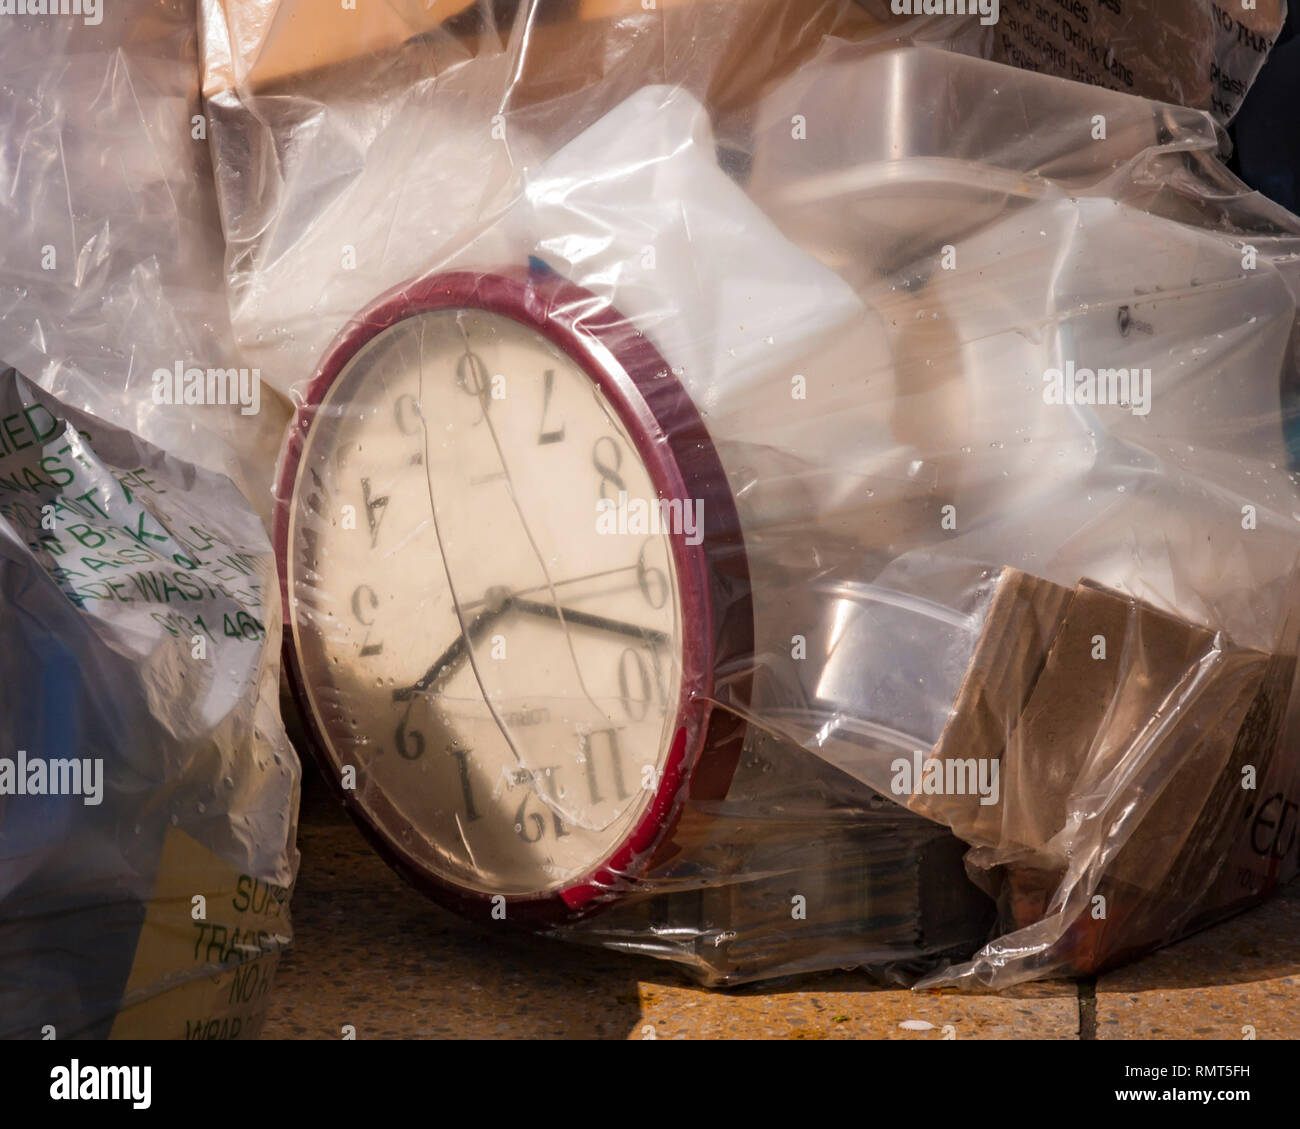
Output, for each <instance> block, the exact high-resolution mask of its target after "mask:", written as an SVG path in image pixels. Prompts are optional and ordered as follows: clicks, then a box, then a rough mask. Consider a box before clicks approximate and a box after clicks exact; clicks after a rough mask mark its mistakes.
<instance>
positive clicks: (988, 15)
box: [889, 0, 1001, 27]
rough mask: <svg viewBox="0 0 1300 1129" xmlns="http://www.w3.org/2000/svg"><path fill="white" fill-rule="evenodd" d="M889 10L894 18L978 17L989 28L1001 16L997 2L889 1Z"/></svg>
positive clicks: (960, 0) (963, 0)
mask: <svg viewBox="0 0 1300 1129" xmlns="http://www.w3.org/2000/svg"><path fill="white" fill-rule="evenodd" d="M889 10H890V11H891V12H893V13H894V15H896V16H979V18H980V23H982V24H983V25H984V26H985V27H991V26H992V25H993V24H995V23H997V22H998V17H999V16H1000V15H1001V4H1000V2H999V0H890V3H889Z"/></svg>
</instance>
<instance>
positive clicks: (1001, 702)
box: [909, 568, 1072, 844]
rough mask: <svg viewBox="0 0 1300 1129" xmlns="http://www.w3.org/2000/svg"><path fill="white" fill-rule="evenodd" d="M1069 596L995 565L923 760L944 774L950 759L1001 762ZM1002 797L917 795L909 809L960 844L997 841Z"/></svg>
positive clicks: (1048, 584) (1066, 591)
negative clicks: (961, 668) (970, 646)
mask: <svg viewBox="0 0 1300 1129" xmlns="http://www.w3.org/2000/svg"><path fill="white" fill-rule="evenodd" d="M1071 596H1072V593H1071V591H1070V589H1068V588H1065V587H1062V586H1061V585H1059V584H1053V583H1052V582H1051V581H1050V580H1043V579H1042V578H1041V577H1037V576H1031V575H1029V574H1028V573H1025V572H1021V571H1020V570H1019V569H1014V568H1006V569H1003V570H1002V574H1001V576H1000V577H999V578H998V585H997V589H996V590H995V592H994V595H993V599H992V601H991V603H990V604H989V610H988V615H987V616H986V618H985V621H984V630H983V631H982V632H981V633H980V637H979V642H978V643H977V644H976V646H975V654H974V656H973V657H972V658H971V663H970V666H969V667H968V668H967V672H966V677H965V679H964V680H963V682H962V686H961V689H960V690H959V691H958V694H957V698H956V700H955V701H954V703H953V712H952V717H951V718H950V719H949V721H948V724H947V725H946V726H944V730H943V732H942V733H941V734H940V736H939V740H938V741H937V742H936V743H935V746H934V748H933V749H932V750H931V751H930V754H929V757H928V758H927V762H926V763H927V765H928V764H930V763H931V762H935V761H938V762H940V763H941V764H943V765H944V769H945V774H946V772H947V765H948V762H949V761H969V760H972V759H973V760H975V761H977V762H978V761H980V760H984V759H987V760H991V761H999V762H1000V761H1001V759H1002V755H1003V750H1004V749H1005V748H1006V745H1007V739H1008V737H1009V736H1010V735H1011V733H1012V731H1013V730H1014V729H1015V727H1016V723H1017V720H1018V719H1019V717H1020V714H1021V711H1022V710H1023V709H1024V707H1025V703H1026V702H1027V701H1028V700H1029V697H1030V694H1031V692H1032V691H1033V688H1034V685H1035V683H1036V682H1037V681H1038V678H1039V675H1040V673H1041V672H1042V669H1043V665H1044V663H1045V662H1046V661H1047V654H1048V649H1049V647H1050V646H1051V644H1052V640H1053V638H1054V637H1055V635H1056V633H1057V631H1058V629H1059V627H1060V624H1061V619H1062V617H1063V616H1064V614H1065V609H1066V606H1067V605H1068V603H1069V601H1070V598H1071ZM945 778H946V775H945ZM1002 794H1003V793H1002V792H1001V789H1000V790H999V795H998V802H997V803H994V804H981V802H980V800H981V797H980V796H978V795H969V794H967V795H950V794H944V795H923V794H918V795H914V796H913V797H912V798H911V800H910V801H909V806H910V807H911V808H912V809H913V810H914V811H918V812H920V813H921V814H922V815H926V816H929V817H930V818H931V819H934V820H937V821H938V822H940V823H946V824H948V825H949V826H950V827H951V828H952V829H953V831H954V832H956V833H957V835H959V836H960V837H961V838H963V839H965V840H966V841H967V842H971V843H985V844H996V843H998V842H999V841H1000V840H1001V825H1002Z"/></svg>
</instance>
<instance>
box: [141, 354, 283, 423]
mask: <svg viewBox="0 0 1300 1129" xmlns="http://www.w3.org/2000/svg"><path fill="white" fill-rule="evenodd" d="M153 402H154V403H155V404H238V405H239V412H240V415H245V416H255V415H257V412H258V409H259V408H260V407H261V405H262V370H261V369H257V368H254V369H247V368H210V369H201V368H186V367H185V362H184V361H177V362H176V364H175V365H174V366H173V367H172V368H169V369H165V368H157V369H154V372H153Z"/></svg>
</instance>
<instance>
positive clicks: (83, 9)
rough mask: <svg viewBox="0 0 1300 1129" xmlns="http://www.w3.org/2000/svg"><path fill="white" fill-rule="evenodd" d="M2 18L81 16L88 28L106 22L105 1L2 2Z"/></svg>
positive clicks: (40, 0) (27, 0) (41, 0)
mask: <svg viewBox="0 0 1300 1129" xmlns="http://www.w3.org/2000/svg"><path fill="white" fill-rule="evenodd" d="M0 16H80V17H81V18H82V20H83V21H84V22H85V23H86V25H87V26H88V27H98V26H99V25H100V24H101V23H103V22H104V5H103V0H0Z"/></svg>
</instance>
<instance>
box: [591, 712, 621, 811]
mask: <svg viewBox="0 0 1300 1129" xmlns="http://www.w3.org/2000/svg"><path fill="white" fill-rule="evenodd" d="M597 737H603V738H604V744H605V748H606V750H607V751H608V753H609V763H610V766H611V769H612V775H613V778H614V790H615V791H616V792H617V793H618V798H619V799H620V800H626V799H627V797H628V791H627V786H626V784H624V782H623V754H622V750H620V749H619V747H618V730H617V729H595V730H593V731H592V732H591V733H588V734H586V735H585V736H583V737H582V738H581V739H580V740H581V748H582V752H583V759H584V761H585V768H586V770H587V789H588V791H589V792H590V793H591V802H592V803H593V804H600V803H604V801H605V797H604V795H603V794H602V793H601V790H600V781H599V776H598V775H597V772H596V744H595V739H596V738H597Z"/></svg>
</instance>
